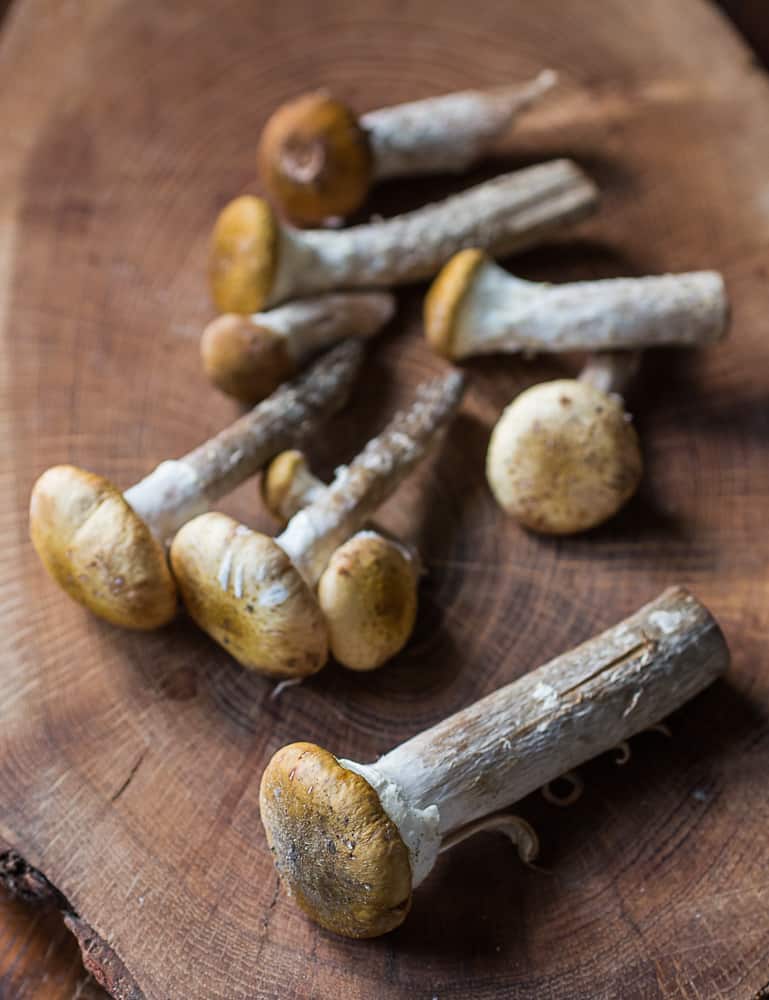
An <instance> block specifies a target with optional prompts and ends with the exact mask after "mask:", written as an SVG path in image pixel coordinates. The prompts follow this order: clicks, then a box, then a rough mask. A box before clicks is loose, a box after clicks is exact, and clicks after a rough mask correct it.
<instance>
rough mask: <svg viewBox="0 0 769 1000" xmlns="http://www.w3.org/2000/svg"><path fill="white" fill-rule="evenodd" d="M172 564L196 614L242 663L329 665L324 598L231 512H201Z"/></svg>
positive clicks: (284, 668) (272, 667)
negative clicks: (318, 598) (317, 596)
mask: <svg viewBox="0 0 769 1000" xmlns="http://www.w3.org/2000/svg"><path fill="white" fill-rule="evenodd" d="M171 566H172V568H173V571H174V576H175V577H176V582H177V584H178V585H179V590H180V591H181V594H182V598H183V600H184V603H185V605H186V607H187V610H188V611H189V613H190V615H191V617H192V618H193V619H194V620H195V621H196V622H197V624H198V625H199V626H200V627H201V628H202V629H203V631H204V632H207V633H208V635H210V636H211V638H212V639H215V640H216V642H218V643H219V644H220V645H221V646H223V647H224V648H225V649H226V650H227V651H228V652H229V653H231V654H232V656H234V657H235V659H236V660H237V661H238V662H239V663H242V664H243V666H244V667H248V668H249V669H251V670H257V671H259V672H260V673H264V674H269V675H271V676H274V677H307V676H308V675H309V674H314V673H315V672H316V671H317V670H320V669H321V667H322V666H323V665H324V664H325V662H326V660H327V658H328V635H327V630H326V624H325V622H324V620H323V615H322V613H321V610H320V607H319V606H318V602H317V601H316V599H315V595H314V594H313V593H312V591H311V590H310V588H309V587H308V586H307V584H306V583H305V581H304V580H303V578H302V577H301V576H300V574H299V571H298V570H297V569H296V568H295V566H294V565H293V563H292V562H291V560H290V559H289V558H288V556H287V555H286V553H285V552H284V551H283V549H281V548H280V546H278V545H277V544H276V543H275V542H274V541H273V539H272V538H268V537H267V536H266V535H261V534H259V533H257V532H255V531H251V530H250V529H249V528H247V527H246V526H245V525H242V524H238V522H237V521H234V520H233V519H232V518H231V517H227V516H226V515H225V514H218V513H210V514H201V515H200V517H195V518H193V519H192V520H191V521H188V522H187V524H185V525H184V527H183V528H182V529H181V530H180V531H179V532H178V533H177V535H176V537H175V538H174V541H173V544H172V546H171Z"/></svg>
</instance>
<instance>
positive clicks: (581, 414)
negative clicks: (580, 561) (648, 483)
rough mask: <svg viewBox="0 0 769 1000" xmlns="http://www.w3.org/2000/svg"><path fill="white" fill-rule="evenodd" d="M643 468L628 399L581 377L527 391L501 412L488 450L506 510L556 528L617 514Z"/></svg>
mask: <svg viewBox="0 0 769 1000" xmlns="http://www.w3.org/2000/svg"><path fill="white" fill-rule="evenodd" d="M642 469H643V463H642V459H641V450H640V446H639V443H638V436H637V434H636V432H635V429H634V428H633V425H632V424H631V423H630V420H629V417H628V415H627V413H626V412H625V408H624V406H623V403H622V400H621V399H620V398H619V397H618V396H607V395H606V394H605V393H603V392H601V391H600V390H599V389H596V388H594V387H593V386H591V385H589V384H588V383H585V382H579V381H576V380H573V379H559V380H557V381H555V382H545V383H542V384H541V385H536V386H532V388H530V389H527V390H526V391H525V392H522V393H521V394H520V396H518V397H517V398H516V399H515V400H514V401H513V402H512V403H511V404H510V406H508V407H507V409H506V410H505V412H504V413H503V414H502V416H501V417H500V419H499V422H498V423H497V425H496V427H495V428H494V431H493V433H492V435H491V441H490V443H489V450H488V454H487V456H486V475H487V478H488V481H489V485H490V487H491V490H492V492H493V494H494V496H495V497H496V499H497V501H498V503H499V504H500V506H501V507H502V508H503V510H505V511H507V513H508V514H511V515H512V516H513V517H514V518H516V520H518V521H520V523H521V524H523V525H524V526H525V527H527V528H531V529H532V530H534V531H541V532H545V533H548V534H571V533H573V532H577V531H586V530H587V529H588V528H592V527H594V526H595V525H597V524H601V523H602V522H603V521H605V520H607V519H608V518H610V517H611V516H612V515H613V514H615V513H616V512H617V511H618V510H619V509H620V507H621V506H622V505H623V504H624V503H625V502H626V501H627V500H629V499H630V497H631V496H632V495H633V493H635V491H636V489H637V487H638V483H639V482H640V479H641V472H642Z"/></svg>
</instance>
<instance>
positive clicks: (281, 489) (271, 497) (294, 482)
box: [261, 448, 315, 524]
mask: <svg viewBox="0 0 769 1000" xmlns="http://www.w3.org/2000/svg"><path fill="white" fill-rule="evenodd" d="M308 480H309V481H310V483H314V482H315V477H314V476H313V475H312V473H311V472H310V467H309V465H308V464H307V459H306V458H305V456H304V455H303V454H302V452H301V451H299V450H298V449H296V448H289V449H287V450H286V451H282V452H281V453H280V454H279V455H276V456H275V458H273V460H272V461H271V462H270V464H269V465H268V466H267V468H266V469H265V471H264V474H263V476H262V484H261V489H262V500H263V501H264V506H265V507H266V508H267V510H268V511H269V512H270V513H271V514H272V516H273V517H274V518H275V520H276V521H281V522H282V523H283V524H285V523H286V522H287V521H288V520H289V519H290V518H291V517H292V516H293V515H294V514H295V513H296V511H297V510H300V509H301V508H302V507H303V506H305V504H304V502H303V499H302V496H301V494H302V490H303V488H304V487H305V486H306V485H307V482H308ZM297 493H299V498H298V499H297Z"/></svg>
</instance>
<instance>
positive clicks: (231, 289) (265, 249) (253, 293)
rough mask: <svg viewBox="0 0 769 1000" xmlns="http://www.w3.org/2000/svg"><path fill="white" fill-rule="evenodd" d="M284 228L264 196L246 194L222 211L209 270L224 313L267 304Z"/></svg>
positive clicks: (248, 310) (244, 311) (258, 307)
mask: <svg viewBox="0 0 769 1000" xmlns="http://www.w3.org/2000/svg"><path fill="white" fill-rule="evenodd" d="M279 242H280V230H279V228H278V224H277V222H276V220H275V216H274V215H273V213H272V209H271V208H270V206H269V205H268V204H267V202H266V201H265V200H264V199H263V198H255V197H254V196H253V195H242V196H241V197H240V198H235V200H234V201H231V202H230V203H229V204H228V205H225V207H224V208H223V209H222V211H221V212H220V213H219V218H218V219H217V220H216V225H215V226H214V231H213V236H212V239H211V256H210V261H209V272H210V278H211V289H212V292H213V296H214V302H215V303H216V306H217V308H218V309H219V311H220V312H223V313H255V312H259V310H260V309H261V308H262V307H263V306H264V305H266V303H267V299H268V297H269V294H270V291H271V290H272V285H273V281H274V279H275V272H276V270H277V266H278V247H279Z"/></svg>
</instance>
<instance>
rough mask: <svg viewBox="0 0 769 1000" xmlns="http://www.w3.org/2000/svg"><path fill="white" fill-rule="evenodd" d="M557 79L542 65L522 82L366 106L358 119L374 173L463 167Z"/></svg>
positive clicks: (393, 174)
mask: <svg viewBox="0 0 769 1000" xmlns="http://www.w3.org/2000/svg"><path fill="white" fill-rule="evenodd" d="M557 82H558V75H557V73H555V72H554V71H553V70H551V69H545V70H542V72H541V73H539V74H538V75H537V76H535V77H534V78H533V79H532V80H529V81H528V82H526V83H523V84H520V83H519V84H512V85H510V86H505V87H494V88H491V89H489V90H464V91H459V92H458V93H454V94H443V95H441V96H440V97H430V98H427V99H425V100H421V101H411V102H409V103H408V104H397V105H395V106H393V107H389V108H380V109H378V110H376V111H369V112H368V113H367V114H365V115H362V116H361V118H360V124H361V127H362V128H363V129H364V131H365V132H366V134H367V136H368V141H369V146H370V148H371V152H372V157H373V174H374V178H375V179H377V180H384V179H385V178H388V177H401V176H403V175H404V174H424V173H432V172H447V171H452V172H456V173H460V172H461V171H463V170H466V169H467V168H468V167H470V166H471V165H472V164H473V163H474V162H475V161H476V160H478V159H480V157H481V156H483V155H484V153H486V151H487V150H488V148H489V147H490V146H491V145H492V144H493V143H494V142H495V140H497V139H498V138H499V137H500V135H502V133H503V132H504V131H505V130H506V129H507V128H509V126H510V125H511V124H512V122H513V119H514V118H515V117H516V115H518V114H519V113H520V112H521V111H523V110H524V109H525V108H527V107H529V106H530V105H531V104H533V103H534V102H535V101H537V100H539V98H541V97H542V96H543V95H544V94H546V93H547V92H548V91H549V90H552V88H553V87H554V86H555V85H556V83H557Z"/></svg>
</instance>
